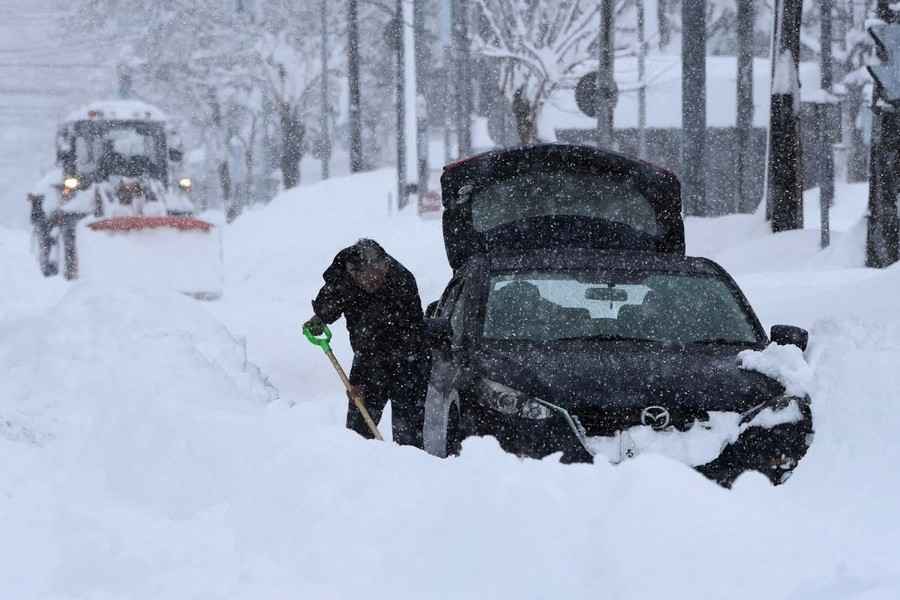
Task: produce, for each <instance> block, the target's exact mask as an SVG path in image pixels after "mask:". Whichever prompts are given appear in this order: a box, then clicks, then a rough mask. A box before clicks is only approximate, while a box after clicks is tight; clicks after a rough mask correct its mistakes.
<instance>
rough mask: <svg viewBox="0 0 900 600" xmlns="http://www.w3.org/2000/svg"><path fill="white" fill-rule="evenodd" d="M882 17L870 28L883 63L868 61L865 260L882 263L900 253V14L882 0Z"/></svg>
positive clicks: (871, 264) (892, 260) (889, 262)
mask: <svg viewBox="0 0 900 600" xmlns="http://www.w3.org/2000/svg"><path fill="white" fill-rule="evenodd" d="M878 17H879V18H880V19H881V20H882V21H884V22H885V23H886V25H876V26H872V27H870V28H869V34H870V35H871V36H872V37H873V38H875V41H876V42H877V47H878V56H879V58H880V59H881V64H880V65H873V66H870V67H869V73H870V74H871V75H872V78H873V79H874V80H875V83H876V85H875V90H874V94H873V97H872V113H873V119H872V148H871V155H870V156H871V159H870V161H869V171H870V172H869V216H868V232H867V239H866V265H867V266H869V267H876V268H884V267H888V266H890V265H892V264H894V263H896V262H897V260H898V258H900V239H898V238H900V219H898V214H897V213H898V210H897V202H898V190H900V173H898V170H900V112H898V107H900V76H898V71H900V66H898V63H900V24H898V23H900V19H898V14H897V12H896V11H894V10H892V9H891V7H890V2H888V1H886V0H879V2H878Z"/></svg>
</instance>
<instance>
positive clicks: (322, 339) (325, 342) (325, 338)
mask: <svg viewBox="0 0 900 600" xmlns="http://www.w3.org/2000/svg"><path fill="white" fill-rule="evenodd" d="M303 335H304V336H306V339H307V340H309V343H310V344H312V345H313V346H318V347H319V348H321V349H322V350H323V351H324V352H325V356H327V357H328V360H329V361H331V364H332V366H333V367H334V370H335V371H337V374H338V376H339V377H340V378H341V383H343V384H344V388H345V389H346V390H347V394H348V395H349V396H350V399H351V400H352V401H353V404H355V405H356V408H357V410H359V412H360V413H361V414H362V417H363V420H364V421H365V422H366V426H368V428H369V431H371V432H372V435H374V436H375V439H377V440H380V441H384V438H383V437H382V436H381V432H380V431H378V425H376V424H375V421H374V420H372V415H370V414H369V411H368V410H367V409H366V404H365V402H363V400H362V398H360V397H359V395H357V394H355V393H353V386H352V385H350V379H349V378H348V377H347V373H346V372H345V371H344V368H343V367H341V363H340V362H338V359H337V357H335V355H334V352H332V350H331V330H330V329H329V328H328V325H325V326H324V329H323V331H322V335H315V334H314V333H313V332H312V331H310V329H309V327H304V328H303Z"/></svg>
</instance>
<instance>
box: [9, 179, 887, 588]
mask: <svg viewBox="0 0 900 600" xmlns="http://www.w3.org/2000/svg"><path fill="white" fill-rule="evenodd" d="M393 185H394V183H393V174H392V172H390V171H379V172H374V173H369V174H364V175H359V176H355V177H353V178H343V179H332V180H329V181H326V182H323V183H320V184H316V185H313V186H309V187H304V188H301V189H300V190H297V191H293V192H291V193H288V194H285V195H282V196H281V197H279V198H278V199H276V200H275V201H274V202H273V203H272V204H271V205H270V206H268V207H266V208H263V209H257V210H254V211H251V212H249V213H247V214H245V215H243V216H242V217H241V218H240V219H239V220H238V221H237V222H235V223H234V224H233V225H231V226H229V227H228V228H227V229H226V231H225V260H226V265H227V279H226V284H225V295H224V297H223V298H222V300H220V301H218V302H214V303H197V302H195V301H192V300H189V299H187V298H184V297H181V296H178V295H174V294H166V293H162V292H151V291H141V290H137V289H128V288H121V287H111V284H110V283H109V282H106V283H94V282H84V283H80V284H77V285H72V286H67V285H61V284H59V283H55V282H52V281H51V282H48V281H45V280H43V279H41V278H40V277H39V276H38V275H37V269H36V267H35V266H34V265H33V263H31V262H29V260H30V256H28V253H27V244H28V238H27V235H24V234H22V233H21V232H19V231H13V230H5V229H0V261H2V264H0V273H2V274H3V275H2V277H3V279H2V280H0V369H2V372H3V374H4V376H3V377H2V379H0V455H2V456H3V457H4V460H3V461H0V532H2V535H0V565H2V567H0V598H16V599H36V600H37V599H40V600H49V599H90V600H106V599H113V598H116V599H118V598H129V599H144V598H146V599H154V600H156V599H159V598H166V599H180V598H184V599H197V598H209V599H213V598H216V599H218V598H222V599H225V598H228V599H240V598H247V599H254V600H258V599H261V598H266V599H270V598H271V599H275V598H285V599H287V598H292V599H293V598H316V599H327V598H335V599H339V598H356V597H371V598H392V599H404V598H416V599H422V598H517V599H539V598H621V599H632V598H634V599H643V598H679V599H680V598H690V599H700V598H704V599H705V598H710V599H719V598H729V599H742V598H754V599H755V598H773V599H786V600H807V599H809V600H812V599H816V600H837V599H855V600H884V599H896V598H898V597H900V502H898V500H900V497H898V495H900V475H898V471H897V464H900V445H898V443H897V432H898V431H900V410H897V407H898V403H897V398H898V392H897V389H898V387H900V371H898V369H897V365H898V364H900V316H898V314H897V307H898V304H897V300H896V298H897V297H898V294H900V267H894V268H892V269H888V270H885V271H883V272H874V271H870V270H867V269H864V268H862V266H861V265H862V253H861V239H862V238H860V237H859V236H860V234H859V230H858V228H857V227H855V226H854V223H855V221H856V220H857V219H858V217H859V216H861V215H862V212H863V210H864V198H865V193H864V189H863V188H859V187H847V188H842V189H840V190H839V196H838V204H837V206H836V208H835V212H836V214H842V215H844V216H843V217H841V219H842V220H841V225H840V226H839V227H837V229H838V231H837V232H836V233H835V243H834V246H833V247H832V248H831V249H830V250H828V251H826V252H819V251H818V250H817V247H816V244H817V241H818V232H817V231H815V230H814V229H810V230H808V231H801V232H792V233H789V234H783V235H779V236H771V235H769V234H766V233H765V232H764V230H763V227H762V225H761V224H760V223H759V222H758V220H757V219H756V217H752V216H745V217H741V216H736V217H724V218H721V219H714V220H692V221H690V222H689V223H688V246H689V250H690V251H691V252H692V253H695V254H708V255H711V256H713V257H717V258H719V259H720V260H721V262H722V263H723V264H724V266H726V267H727V268H729V269H730V270H731V271H732V272H733V273H734V274H735V276H736V277H737V279H738V281H739V283H741V285H742V286H743V287H744V289H745V291H746V292H747V293H748V295H749V297H750V299H751V301H752V302H753V304H754V305H755V307H756V308H757V310H758V311H759V313H760V315H761V318H762V319H763V320H764V321H765V322H766V324H767V325H771V324H774V323H789V324H798V325H801V326H807V327H810V328H811V330H812V333H811V342H810V348H809V350H808V351H807V353H806V357H807V360H808V361H809V362H810V364H811V367H812V378H811V381H810V382H809V383H808V385H809V386H810V387H811V390H812V396H813V399H814V411H815V419H816V428H817V433H816V439H815V442H814V444H813V446H812V448H811V450H810V453H809V455H808V456H807V458H806V459H805V460H804V461H803V462H802V463H801V465H800V467H799V468H798V469H797V471H796V473H795V475H794V477H793V478H792V479H791V480H790V481H789V482H788V483H787V484H786V485H784V486H781V487H778V488H773V487H771V486H770V485H769V484H768V482H767V481H766V480H765V479H764V478H763V477H762V476H754V475H748V476H745V477H743V478H742V479H740V480H739V481H738V482H737V484H736V485H735V488H734V489H733V490H732V491H726V490H723V489H721V488H719V487H718V486H716V485H715V484H713V483H710V482H709V481H707V480H706V479H704V478H703V477H701V476H700V475H698V474H696V473H695V472H693V471H692V470H690V469H688V468H687V467H685V466H683V465H681V464H680V463H676V462H673V461H671V460H669V459H666V458H662V457H659V456H654V455H652V454H644V455H642V456H641V457H639V458H638V459H636V460H634V461H631V462H629V463H627V464H624V465H621V466H619V467H612V466H610V465H608V464H605V463H603V464H596V465H575V466H563V465H560V464H557V463H554V462H553V461H552V460H546V461H531V460H525V461H522V460H519V459H517V458H515V457H512V456H509V455H506V454H503V453H501V452H500V451H499V450H498V447H497V444H496V443H495V442H493V441H492V440H488V439H483V440H470V441H468V442H467V443H466V444H465V446H464V449H463V453H462V455H461V456H460V457H459V458H455V459H450V460H439V459H436V458H433V457H431V456H428V455H425V454H422V453H420V452H417V451H415V450H412V449H409V448H400V447H396V446H393V445H391V444H379V443H377V442H367V441H363V440H362V439H359V438H357V437H355V436H354V435H351V434H350V433H348V432H347V431H346V430H344V429H343V428H342V424H343V416H344V410H345V406H344V403H345V400H344V397H343V394H342V392H341V389H340V384H339V382H338V381H337V379H336V378H335V377H334V375H333V373H332V372H330V370H329V365H328V364H327V362H326V361H325V359H324V357H323V356H321V352H319V351H317V350H315V349H314V348H312V347H310V346H309V345H308V344H306V343H305V342H304V341H303V340H302V339H301V336H300V335H299V323H300V322H302V321H303V320H304V319H305V318H306V317H308V313H309V310H310V308H309V299H310V298H311V296H312V295H313V294H314V293H315V291H316V290H317V288H318V286H319V285H320V283H321V280H320V274H321V271H322V270H323V269H324V268H325V266H326V265H327V263H328V261H329V260H330V259H331V257H332V256H333V254H334V253H335V251H336V250H337V249H338V248H339V247H341V246H344V245H346V244H348V243H351V242H353V241H354V240H355V239H357V238H359V237H362V236H367V237H375V238H377V239H378V240H379V241H381V242H382V244H383V245H384V246H385V247H386V248H387V249H388V251H389V252H391V253H392V254H394V255H395V256H396V257H397V258H398V259H400V260H401V261H402V262H404V263H405V264H407V265H408V266H409V268H410V269H411V270H412V271H413V272H414V273H415V275H416V276H417V278H418V281H419V284H420V288H421V292H422V297H423V300H424V301H425V302H428V301H430V300H432V299H434V298H436V297H437V295H438V294H439V293H440V291H441V289H442V287H443V285H444V284H445V283H446V281H447V279H448V276H449V268H448V267H447V265H446V260H445V258H444V255H443V245H442V242H441V232H440V224H439V222H437V221H422V220H420V219H419V218H418V217H417V216H416V215H415V214H412V213H408V214H407V213H404V214H400V215H389V214H388V205H387V197H388V194H389V193H390V191H391V190H392V189H393ZM811 216H812V215H808V218H807V220H808V222H810V223H811V224H814V223H815V222H816V221H815V219H812V218H810V217H811ZM836 225H837V224H836ZM335 336H336V338H337V339H338V340H339V341H338V343H337V345H336V347H337V351H338V354H339V356H340V357H341V359H342V360H344V361H345V362H346V361H348V360H349V357H350V354H349V348H348V346H347V343H346V335H345V332H344V330H343V328H342V327H338V328H336V332H335ZM276 390H277V397H276Z"/></svg>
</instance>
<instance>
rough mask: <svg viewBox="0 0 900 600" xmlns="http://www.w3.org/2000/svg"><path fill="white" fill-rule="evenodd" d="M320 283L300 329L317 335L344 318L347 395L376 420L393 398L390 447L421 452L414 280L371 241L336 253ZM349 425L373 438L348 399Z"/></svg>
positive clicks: (424, 354) (424, 379)
mask: <svg viewBox="0 0 900 600" xmlns="http://www.w3.org/2000/svg"><path fill="white" fill-rule="evenodd" d="M323 278H324V280H325V285H324V286H323V287H322V289H321V290H320V291H319V293H318V295H317V296H316V298H315V300H313V302H312V305H313V312H314V313H315V314H314V316H313V317H312V318H311V319H309V320H308V321H307V322H306V323H305V324H304V330H306V331H309V332H310V333H311V334H312V335H314V336H320V335H322V334H323V333H324V332H325V326H326V324H331V323H334V322H335V321H337V320H338V319H339V318H340V317H341V315H343V316H344V317H345V318H346V319H347V329H348V331H349V332H350V346H351V347H352V348H353V352H354V359H353V368H352V369H351V370H350V383H351V385H352V391H351V392H350V393H349V394H348V395H351V396H352V395H356V396H357V397H361V398H362V399H364V401H365V404H366V407H367V408H368V410H369V412H370V413H371V415H372V418H373V420H374V421H376V422H377V421H378V420H379V419H380V418H381V413H382V411H383V410H384V407H385V405H386V404H387V401H388V400H390V401H391V414H392V415H393V423H392V429H393V435H394V441H395V442H397V443H399V444H404V445H410V446H416V447H418V448H421V447H422V426H423V421H424V404H425V393H426V390H427V386H428V375H429V367H430V359H429V355H428V350H427V346H426V344H425V324H424V317H423V314H422V302H421V300H420V298H419V291H418V287H417V285H416V280H415V278H414V277H413V275H412V273H410V272H409V271H408V270H407V269H406V268H405V267H403V265H401V264H400V263H399V262H398V261H397V260H396V259H394V258H393V257H392V256H390V255H389V254H388V253H387V252H385V250H384V249H383V248H382V247H381V246H380V245H378V243H377V242H375V241H373V240H368V239H363V240H359V241H358V242H357V243H356V244H354V245H352V246H350V247H348V248H344V249H343V250H341V251H340V252H338V254H337V256H335V258H334V261H333V262H332V263H331V266H329V267H328V269H327V270H326V271H325V273H324V275H323ZM347 427H348V428H349V429H352V430H354V431H356V432H357V433H359V434H360V435H362V436H364V437H367V438H372V437H373V433H372V431H371V430H370V428H369V427H368V426H367V425H366V423H365V420H364V418H363V415H362V414H361V412H360V411H359V410H358V409H357V407H356V406H355V405H354V403H353V399H352V397H351V398H350V403H349V406H348V409H347Z"/></svg>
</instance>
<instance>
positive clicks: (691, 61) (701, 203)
mask: <svg viewBox="0 0 900 600" xmlns="http://www.w3.org/2000/svg"><path fill="white" fill-rule="evenodd" d="M681 22H682V36H681V71H682V78H681V122H682V125H681V165H682V166H681V170H682V174H683V175H682V181H683V183H684V191H683V197H684V212H685V214H688V215H703V214H705V213H706V209H707V207H706V0H690V1H686V2H682V4H681Z"/></svg>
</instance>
